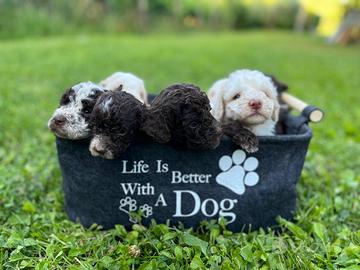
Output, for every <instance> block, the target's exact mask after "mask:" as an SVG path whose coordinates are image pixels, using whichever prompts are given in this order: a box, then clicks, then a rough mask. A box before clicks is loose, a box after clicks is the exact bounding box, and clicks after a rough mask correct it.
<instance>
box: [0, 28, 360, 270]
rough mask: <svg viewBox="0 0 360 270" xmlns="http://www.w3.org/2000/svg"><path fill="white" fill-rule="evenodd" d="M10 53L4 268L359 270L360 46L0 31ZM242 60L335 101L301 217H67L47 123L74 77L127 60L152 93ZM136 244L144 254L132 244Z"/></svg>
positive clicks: (1, 136) (1, 160)
mask: <svg viewBox="0 0 360 270" xmlns="http://www.w3.org/2000/svg"><path fill="white" fill-rule="evenodd" d="M0 56H1V57H0V59H1V60H0V82H1V84H0V117H1V118H0V119H1V120H0V266H1V265H3V268H4V269H19V268H25V269H31V268H34V267H36V269H93V268H98V269H127V268H131V267H133V266H134V267H135V268H139V269H187V268H191V269H197V268H201V269H203V268H212V269H240V268H241V269H250V268H255V269H342V268H344V269H345V268H346V269H360V200H359V198H360V121H359V119H360V106H359V104H360V93H359V88H360V47H358V46H354V47H336V46H329V45H327V44H325V43H324V41H323V40H322V39H320V38H316V37H310V36H301V35H294V34H290V33H281V32H244V33H224V34H197V35H195V34H188V35H177V36H175V35H149V36H96V35H93V36H78V37H54V38H48V39H46V38H44V39H36V40H35V39H26V40H16V41H2V42H1V43H0ZM244 67H247V68H252V69H260V70H263V71H266V72H268V73H272V74H276V75H277V76H278V77H279V78H280V79H281V80H284V81H285V82H287V83H288V84H289V85H290V91H291V92H292V93H294V94H296V95H297V96H299V97H301V98H302V99H304V100H306V101H308V102H309V103H311V104H315V105H318V106H320V107H321V108H323V109H324V110H325V112H326V119H325V120H324V122H322V123H320V124H317V125H315V124H314V125H312V127H313V129H314V138H313V140H312V143H311V146H310V149H309V152H308V156H307V159H306V164H305V168H304V170H303V173H302V176H301V179H300V181H299V184H298V206H297V211H296V215H295V220H294V221H293V223H292V222H289V221H285V220H282V219H279V225H278V227H280V233H275V232H274V231H273V230H272V229H264V230H259V231H255V232H250V233H248V232H243V233H231V232H230V231H227V230H226V228H224V226H222V225H218V224H214V223H211V224H209V223H208V224H204V225H203V226H202V227H201V229H200V230H198V231H196V230H195V231H189V230H185V229H181V230H175V229H174V228H169V227H167V226H166V225H156V224H154V225H153V226H151V227H150V228H149V229H145V228H143V227H141V226H134V228H133V230H132V231H130V232H126V231H125V230H124V228H123V227H122V226H120V225H119V226H117V227H116V228H115V229H113V230H109V231H99V230H98V229H97V228H95V227H94V228H92V229H84V228H82V227H81V226H80V225H78V224H74V223H72V222H70V221H69V220H67V216H66V214H65V212H64V209H63V197H62V190H61V174H60V169H59V165H58V163H57V157H56V151H55V144H54V137H53V135H52V134H50V132H49V131H48V130H47V128H46V122H47V119H48V118H49V116H50V115H51V114H52V111H53V110H54V108H55V107H56V106H57V103H58V100H59V97H60V95H61V93H62V92H63V90H64V89H65V88H66V87H68V86H71V85H72V84H74V83H76V82H79V81H85V80H93V81H99V80H100V79H102V78H104V77H105V76H107V75H109V74H110V73H112V72H113V71H115V70H125V71H131V72H134V73H136V74H138V75H139V76H141V77H143V78H144V80H145V82H146V86H147V88H148V90H149V91H150V92H158V91H160V90H161V89H162V88H164V87H166V86H167V85H169V84H171V83H173V82H180V81H181V82H193V83H195V84H198V85H199V86H201V87H202V88H203V89H207V88H208V87H209V86H210V84H211V83H212V82H213V81H214V80H215V79H218V78H221V77H223V76H224V75H225V74H228V73H229V72H230V71H232V70H234V69H237V68H244ZM200 239H202V240H204V241H206V242H208V245H206V243H205V242H202V241H201V240H200ZM134 244H135V245H137V246H138V247H139V248H140V250H141V255H140V256H139V257H132V256H131V254H129V252H128V251H129V246H130V245H134ZM200 246H202V247H203V248H200ZM204 246H205V248H204ZM0 269H1V267H0Z"/></svg>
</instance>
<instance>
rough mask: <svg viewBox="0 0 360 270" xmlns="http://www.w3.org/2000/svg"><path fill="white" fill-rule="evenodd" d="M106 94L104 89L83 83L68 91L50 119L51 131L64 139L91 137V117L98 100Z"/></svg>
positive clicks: (89, 83) (90, 83) (93, 84)
mask: <svg viewBox="0 0 360 270" xmlns="http://www.w3.org/2000/svg"><path fill="white" fill-rule="evenodd" d="M104 92H106V90H105V89H104V88H102V87H100V86H99V85H97V84H95V83H92V82H82V83H79V84H76V85H74V86H72V87H71V88H69V89H67V90H66V92H65V93H64V94H63V96H62V97H61V100H60V106H59V107H58V108H57V109H56V110H55V112H54V114H53V116H52V117H51V118H50V119H49V122H48V127H49V129H50V130H51V131H52V132H53V133H54V134H55V135H56V136H58V137H60V138H64V139H71V140H78V139H85V138H88V137H90V136H91V126H90V124H89V120H90V115H91V112H92V110H93V108H94V106H95V103H96V101H97V99H98V98H99V97H100V96H101V94H103V93H104Z"/></svg>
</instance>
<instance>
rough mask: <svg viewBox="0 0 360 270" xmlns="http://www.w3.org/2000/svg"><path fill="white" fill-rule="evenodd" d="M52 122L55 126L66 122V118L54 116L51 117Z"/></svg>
mask: <svg viewBox="0 0 360 270" xmlns="http://www.w3.org/2000/svg"><path fill="white" fill-rule="evenodd" d="M52 122H53V123H54V125H55V126H59V127H60V126H63V125H64V124H65V122H66V118H65V117H64V116H56V117H54V118H53V120H52Z"/></svg>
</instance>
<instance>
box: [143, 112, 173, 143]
mask: <svg viewBox="0 0 360 270" xmlns="http://www.w3.org/2000/svg"><path fill="white" fill-rule="evenodd" d="M141 130H143V131H144V132H145V133H146V134H147V135H149V136H150V137H152V138H153V139H154V140H155V141H156V142H158V143H167V142H169V141H170V139H171V133H170V129H169V127H168V125H167V120H166V119H165V117H164V116H163V115H162V114H161V111H154V110H150V109H145V112H144V113H143V121H142V124H141Z"/></svg>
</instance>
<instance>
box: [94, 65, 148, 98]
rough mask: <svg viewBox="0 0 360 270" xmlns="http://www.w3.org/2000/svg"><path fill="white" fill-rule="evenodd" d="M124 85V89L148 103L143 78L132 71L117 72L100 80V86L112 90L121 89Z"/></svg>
mask: <svg viewBox="0 0 360 270" xmlns="http://www.w3.org/2000/svg"><path fill="white" fill-rule="evenodd" d="M120 85H122V91H124V92H127V93H129V94H132V95H133V96H134V97H136V98H137V99H138V100H140V101H141V102H142V103H145V104H147V93H146V90H145V84H144V81H143V80H142V79H140V78H139V77H137V76H135V75H134V74H131V73H125V72H120V71H118V72H115V73H114V74H112V75H110V76H109V77H107V78H106V79H104V80H103V81H101V82H100V86H101V87H103V88H105V89H107V90H111V91H115V90H117V89H119V87H120Z"/></svg>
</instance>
